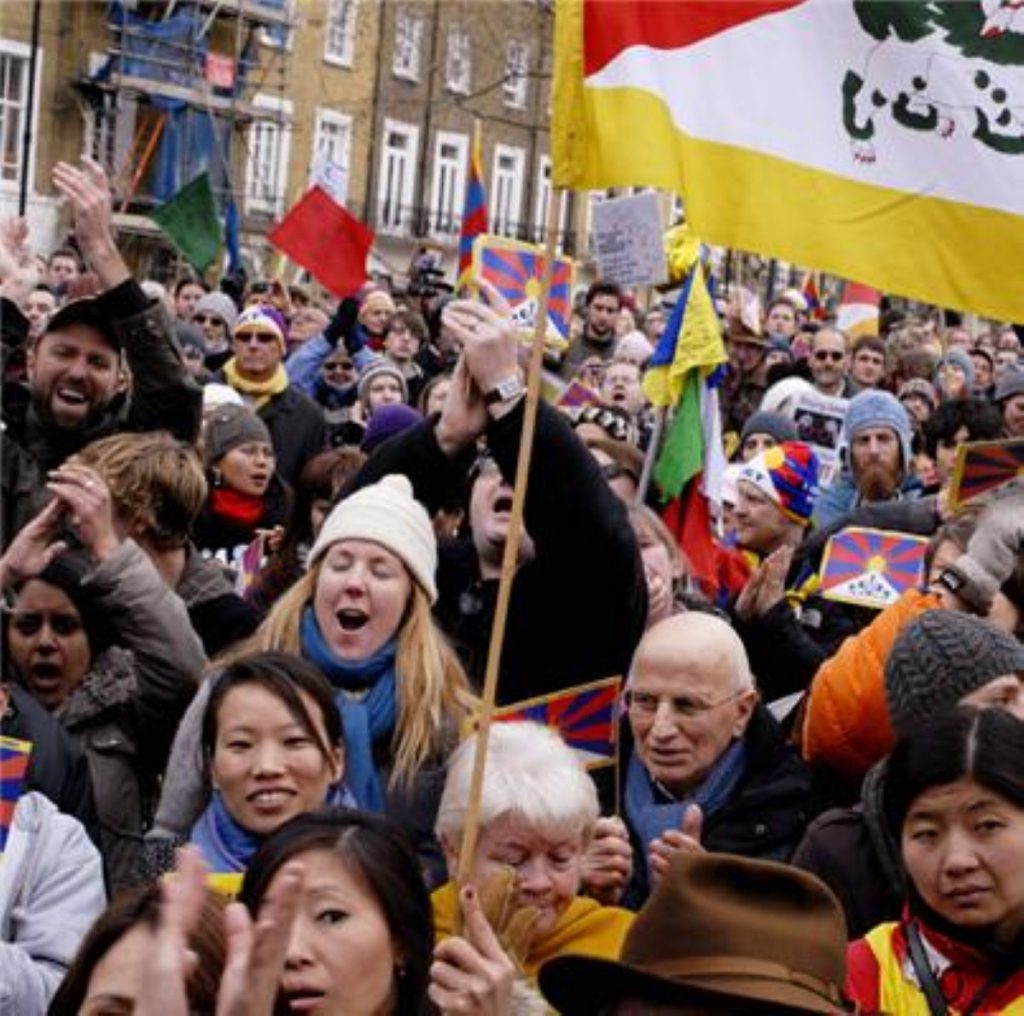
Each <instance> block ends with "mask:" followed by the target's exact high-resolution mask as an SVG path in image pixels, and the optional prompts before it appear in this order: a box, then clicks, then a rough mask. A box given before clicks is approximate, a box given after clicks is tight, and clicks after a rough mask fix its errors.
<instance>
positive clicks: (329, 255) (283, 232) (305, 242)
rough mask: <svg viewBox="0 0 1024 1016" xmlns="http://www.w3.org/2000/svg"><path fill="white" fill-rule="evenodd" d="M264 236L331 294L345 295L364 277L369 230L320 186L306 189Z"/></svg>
mask: <svg viewBox="0 0 1024 1016" xmlns="http://www.w3.org/2000/svg"><path fill="white" fill-rule="evenodd" d="M267 239H268V240H269V241H270V242H271V243H272V244H273V245H274V246H275V247H276V248H277V249H278V250H280V251H282V252H283V253H285V254H287V255H288V257H290V258H291V259H292V261H294V262H295V263H296V264H299V265H302V267H303V268H306V269H308V270H309V271H310V272H312V274H313V276H314V278H316V279H318V280H319V281H320V282H321V283H322V284H323V285H324V286H325V287H326V288H327V289H329V290H330V291H331V292H332V293H334V295H335V296H348V295H349V294H350V293H354V292H355V291H356V290H357V289H359V287H360V286H361V285H362V284H363V283H364V282H365V281H366V278H367V276H366V256H367V255H368V254H369V253H370V247H372V246H373V239H374V234H373V230H372V229H369V228H367V227H366V226H364V225H363V224H362V223H361V222H360V221H359V220H358V219H357V218H356V217H355V216H354V215H350V214H349V213H348V212H347V211H345V209H344V208H342V207H341V205H339V204H338V202H337V201H335V200H334V199H333V198H332V197H331V196H330V195H329V194H328V193H327V192H326V191H325V190H324V189H323V188H322V187H319V186H314V187H312V188H311V189H310V190H308V191H307V192H306V193H305V195H303V197H302V200H301V201H299V202H298V204H296V205H294V206H293V207H292V208H291V209H290V210H289V212H288V214H287V215H286V216H285V217H284V218H283V219H282V220H281V221H280V222H279V223H278V224H277V225H276V226H275V227H274V228H273V229H272V230H271V231H270V232H269V233H268V234H267Z"/></svg>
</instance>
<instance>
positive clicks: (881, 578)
mask: <svg viewBox="0 0 1024 1016" xmlns="http://www.w3.org/2000/svg"><path fill="white" fill-rule="evenodd" d="M927 548H928V540H927V539H926V538H925V537H922V536H908V535H907V534H906V533H892V532H885V531H884V530H881V529H862V528H860V527H858V526H849V527H848V528H846V529H843V530H841V531H840V532H838V533H836V534H835V535H834V536H833V537H832V538H831V539H830V540H829V541H828V545H827V546H826V547H825V555H824V557H823V558H822V562H821V585H820V587H819V592H820V593H821V594H822V596H824V597H825V598H826V599H827V600H837V601H839V602H840V603H852V604H855V605H857V606H862V607H874V608H876V609H879V610H881V609H882V608H884V607H888V606H889V605H890V604H891V603H895V602H896V600H898V599H899V598H900V596H902V595H903V593H905V592H906V591H907V590H908V589H913V588H915V587H916V586H919V585H920V584H921V582H922V581H923V580H924V555H925V551H926V550H927Z"/></svg>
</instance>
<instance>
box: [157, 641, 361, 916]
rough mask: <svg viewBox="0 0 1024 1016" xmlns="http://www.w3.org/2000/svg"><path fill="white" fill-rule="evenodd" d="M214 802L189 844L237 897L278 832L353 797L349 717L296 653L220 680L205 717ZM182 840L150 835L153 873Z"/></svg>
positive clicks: (265, 657)
mask: <svg viewBox="0 0 1024 1016" xmlns="http://www.w3.org/2000/svg"><path fill="white" fill-rule="evenodd" d="M202 749H203V764H204V773H205V776H206V780H205V783H206V788H205V789H206V791H207V794H208V796H209V804H208V805H207V806H206V808H205V810H204V811H203V813H202V814H201V815H200V816H199V819H198V820H197V821H196V823H195V825H193V827H192V830H191V832H190V834H189V837H188V839H189V841H190V842H191V843H192V844H194V845H195V846H197V847H198V848H199V851H200V853H201V854H202V858H203V860H204V861H205V862H206V864H207V866H208V867H209V869H210V873H211V876H210V879H209V881H210V883H211V884H212V885H213V887H214V888H216V889H217V890H219V891H220V892H222V893H224V894H225V895H226V896H229V897H231V896H235V895H237V893H238V889H239V887H240V886H241V881H242V873H243V872H244V871H245V869H246V867H247V866H248V864H249V861H250V860H251V859H252V856H253V855H254V854H255V853H256V851H257V850H258V849H259V847H260V844H261V843H262V842H263V841H264V840H265V839H266V837H267V836H269V835H270V834H271V833H272V832H274V830H275V829H277V828H278V827H280V826H281V825H283V824H284V823H285V822H287V821H288V820H289V819H291V818H294V817H295V816H296V815H300V814H302V813H303V812H307V811H314V810H316V809H317V808H320V807H322V806H323V805H324V804H346V805H351V804H354V799H353V798H352V797H351V795H349V794H348V792H347V791H346V790H345V787H344V785H343V783H342V774H343V772H344V765H343V756H342V733H341V717H340V715H339V713H338V709H337V707H336V706H335V704H334V692H333V690H332V689H331V686H330V684H329V683H328V681H327V679H326V678H325V677H324V676H323V675H322V674H321V673H320V672H319V671H318V670H316V668H314V667H312V666H311V665H310V664H308V663H306V662H305V661H304V660H302V659H300V658H299V657H297V656H292V655H290V654H288V653H278V652H264V653H252V654H251V655H249V656H244V657H241V658H239V659H237V660H235V661H234V662H233V663H231V664H230V665H229V666H228V667H226V668H225V670H224V671H223V672H222V673H221V674H220V675H219V676H218V677H217V678H216V679H215V680H214V682H213V686H212V690H211V692H210V696H209V699H208V701H207V704H206V709H205V711H204V713H203V720H202ZM182 842H183V838H179V839H175V840H167V839H155V840H150V841H147V845H146V856H147V869H148V870H147V873H148V874H152V873H154V872H162V871H166V870H170V868H171V864H172V861H173V848H174V847H176V846H178V845H180V843H182Z"/></svg>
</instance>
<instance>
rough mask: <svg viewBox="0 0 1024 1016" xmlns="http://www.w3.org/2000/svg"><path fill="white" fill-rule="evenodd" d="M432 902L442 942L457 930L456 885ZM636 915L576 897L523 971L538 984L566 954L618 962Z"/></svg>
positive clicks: (443, 888)
mask: <svg viewBox="0 0 1024 1016" xmlns="http://www.w3.org/2000/svg"><path fill="white" fill-rule="evenodd" d="M430 901H431V903H432V904H433V908H434V931H435V932H436V933H437V938H438V940H439V941H440V940H441V939H445V938H448V937H449V936H451V935H452V934H454V931H455V915H456V912H457V911H458V908H459V897H458V893H456V891H455V884H454V883H453V882H446V883H445V884H444V885H443V886H441V888H440V889H435V890H434V892H433V894H432V895H431V897H430ZM634 916H635V915H634V914H633V913H631V912H630V911H629V910H622V909H620V908H619V907H602V906H601V904H600V903H597V902H596V901H594V900H590V899H587V898H586V897H585V896H576V897H574V898H573V901H572V902H571V903H570V904H569V907H568V909H567V910H566V911H565V913H564V914H562V916H561V917H560V918H559V919H558V923H557V924H556V925H555V926H554V927H553V928H552V929H551V931H549V932H548V933H547V934H546V935H545V936H543V938H540V939H538V940H537V941H536V942H534V943H533V945H532V946H531V947H530V955H529V956H527V957H526V962H525V963H524V964H523V972H524V973H525V974H526V976H527V977H528V978H529V979H530V981H531V982H534V983H536V980H537V971H538V970H540V968H541V966H542V965H543V964H544V963H545V962H547V961H548V960H550V959H552V958H553V957H555V956H561V955H562V954H563V953H582V954H583V955H585V956H597V957H599V958H601V959H607V960H617V959H618V958H619V954H620V953H621V952H622V942H623V940H624V939H625V937H626V933H627V932H628V931H629V927H630V925H631V924H632V923H633V918H634Z"/></svg>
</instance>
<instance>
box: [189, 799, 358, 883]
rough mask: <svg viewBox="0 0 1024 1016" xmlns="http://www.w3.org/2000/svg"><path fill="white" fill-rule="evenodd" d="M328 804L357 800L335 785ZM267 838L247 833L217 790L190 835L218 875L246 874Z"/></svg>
mask: <svg viewBox="0 0 1024 1016" xmlns="http://www.w3.org/2000/svg"><path fill="white" fill-rule="evenodd" d="M324 804H327V805H332V806H336V807H343V808H351V807H353V806H354V805H355V799H354V798H353V797H352V795H351V794H350V793H349V792H348V790H347V789H346V788H345V786H344V784H338V783H335V784H333V785H332V786H331V787H330V789H329V790H328V791H327V799H326V800H325V801H324ZM263 840H264V837H262V836H256V835H255V834H253V833H251V832H249V830H248V829H243V828H242V827H241V826H240V825H239V824H238V823H237V822H236V821H235V820H234V819H233V818H232V817H231V815H230V813H229V812H228V809H227V807H226V806H225V804H224V799H223V798H222V797H221V795H220V792H219V791H217V790H215V791H214V792H213V795H212V797H211V798H210V803H209V804H208V805H207V807H206V810H205V811H204V812H203V813H202V815H200V816H199V818H198V819H197V820H196V824H195V825H194V826H193V827H192V832H191V833H190V834H189V843H194V844H195V845H196V846H197V847H198V848H199V850H200V852H201V853H202V855H203V860H204V861H206V863H207V864H208V865H209V866H210V872H211V874H214V875H226V874H228V873H230V872H244V871H245V869H246V868H248V867H249V862H250V861H251V860H252V856H253V854H255V853H256V851H257V850H259V848H260V846H262V844H263Z"/></svg>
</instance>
